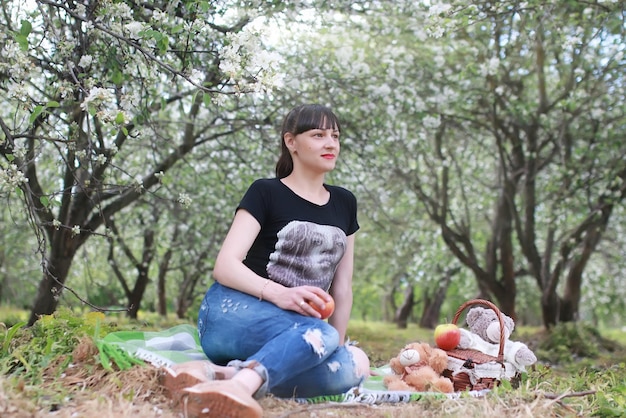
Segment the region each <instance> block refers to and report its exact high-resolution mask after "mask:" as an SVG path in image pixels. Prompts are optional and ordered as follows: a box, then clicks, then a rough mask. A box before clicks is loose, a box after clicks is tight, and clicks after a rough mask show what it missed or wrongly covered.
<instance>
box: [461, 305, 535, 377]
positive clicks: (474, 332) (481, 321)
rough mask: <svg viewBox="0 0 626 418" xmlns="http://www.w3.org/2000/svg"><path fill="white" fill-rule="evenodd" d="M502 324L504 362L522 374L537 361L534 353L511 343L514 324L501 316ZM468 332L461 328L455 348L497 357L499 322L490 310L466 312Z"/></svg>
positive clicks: (480, 309) (521, 345)
mask: <svg viewBox="0 0 626 418" xmlns="http://www.w3.org/2000/svg"><path fill="white" fill-rule="evenodd" d="M502 318H503V322H504V333H505V338H504V351H503V354H504V361H506V362H508V363H511V364H512V365H513V366H514V367H515V368H516V369H517V370H518V371H520V372H523V371H525V370H526V366H530V365H532V364H534V363H535V362H536V361H537V357H536V356H535V353H533V352H532V350H531V349H530V348H528V346H527V345H526V344H524V343H522V342H520V341H511V340H509V337H510V336H511V334H512V333H513V329H514V328H515V322H513V319H512V318H511V317H509V316H507V315H504V314H502ZM465 321H466V322H467V325H468V327H469V330H466V329H462V328H461V341H460V342H459V345H458V346H457V348H461V349H471V350H477V351H480V352H482V353H485V354H488V355H490V356H493V357H497V356H498V352H499V348H500V321H498V316H497V315H496V313H495V312H494V311H493V310H492V309H485V308H481V307H475V308H472V309H470V310H469V311H468V312H467V316H466V318H465Z"/></svg>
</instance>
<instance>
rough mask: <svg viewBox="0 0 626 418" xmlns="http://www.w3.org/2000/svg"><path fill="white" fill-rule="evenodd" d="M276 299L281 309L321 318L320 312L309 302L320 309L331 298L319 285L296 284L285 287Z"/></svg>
mask: <svg viewBox="0 0 626 418" xmlns="http://www.w3.org/2000/svg"><path fill="white" fill-rule="evenodd" d="M277 300H278V303H276V305H277V306H278V307H280V308H282V309H287V310H291V311H294V312H298V313H299V314H302V315H305V316H312V317H314V318H321V317H322V316H321V314H320V313H319V312H318V311H317V310H316V309H315V308H314V307H313V306H311V305H310V304H309V303H312V304H313V305H316V306H317V307H319V309H320V310H321V309H322V308H323V307H324V305H325V304H326V303H328V302H330V301H331V300H332V298H331V296H330V295H329V294H328V293H327V292H325V291H324V290H323V289H321V288H319V287H315V286H298V287H285V288H284V295H280V297H279V298H277Z"/></svg>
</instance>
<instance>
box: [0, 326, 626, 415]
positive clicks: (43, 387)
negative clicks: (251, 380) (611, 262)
mask: <svg viewBox="0 0 626 418" xmlns="http://www.w3.org/2000/svg"><path fill="white" fill-rule="evenodd" d="M430 334H431V331H428V330H420V329H418V328H409V329H407V330H396V329H389V325H388V324H358V323H357V324H355V325H354V326H353V328H352V330H351V335H356V336H357V337H358V338H357V339H359V340H360V341H361V343H362V344H361V346H362V347H363V348H364V349H366V351H368V354H370V356H371V358H372V359H373V363H374V365H376V366H378V365H381V364H383V363H385V362H386V361H388V358H389V357H390V356H393V355H395V353H396V352H397V350H399V348H401V347H402V346H403V345H404V344H405V343H406V342H408V341H411V340H428V338H429V337H430ZM529 343H530V341H529ZM97 354H98V352H97V349H96V347H95V346H94V344H93V342H92V340H91V339H90V338H83V339H82V340H80V342H79V343H78V344H77V345H76V347H74V349H73V352H72V353H71V355H67V356H59V357H56V358H54V359H52V360H51V362H50V363H48V364H47V366H46V367H45V369H44V370H43V373H42V374H41V376H42V381H41V382H40V383H39V384H37V385H34V384H32V383H29V382H28V381H26V380H22V379H21V378H20V377H19V376H16V375H15V374H8V375H6V376H1V375H0V417H3V418H24V417H32V418H43V417H61V418H77V417H89V418H92V417H97V418H126V417H128V418H142V417H162V418H181V417H184V414H183V412H182V410H181V409H180V407H178V406H176V405H174V404H173V402H172V401H171V400H170V399H169V398H168V397H167V396H166V393H165V392H164V390H163V388H162V387H161V386H160V385H159V382H158V370H157V369H156V368H154V367H151V366H143V367H141V366H135V367H133V368H131V369H129V370H126V371H114V372H111V371H106V370H104V369H103V368H102V366H101V365H100V363H99V361H98V360H97ZM624 359H626V355H624V354H623V353H622V354H620V356H617V357H614V358H613V361H612V362H611V361H608V362H606V363H603V364H602V365H601V367H600V369H601V370H602V372H603V373H604V372H607V371H608V373H607V374H603V375H601V376H600V377H599V378H598V377H593V376H592V375H591V374H588V375H586V376H585V375H583V376H580V377H579V376H577V374H568V373H570V372H568V371H567V370H563V369H559V370H557V369H556V368H554V369H552V368H550V367H544V366H541V367H538V368H537V369H536V370H532V371H531V372H530V373H529V376H528V379H527V380H525V381H524V383H522V386H521V387H519V388H516V389H505V388H498V389H497V390H495V391H493V392H491V393H490V394H488V395H487V396H485V397H483V398H469V397H463V398H461V399H457V400H452V399H448V400H441V399H434V398H433V399H427V398H426V399H423V400H421V401H419V402H413V403H411V404H381V405H365V404H336V403H323V404H299V403H296V402H294V401H289V400H282V399H276V398H273V397H267V398H265V399H263V400H261V406H262V407H263V410H264V416H265V417H268V418H282V417H293V418H304V417H333V418H335V417H361V418H364V417H394V418H396V417H397V418H409V417H411V418H413V417H416V416H419V417H463V418H471V417H487V416H489V417H494V416H501V417H507V418H515V417H581V416H590V415H591V414H595V415H600V416H607V415H603V414H602V413H598V408H597V404H598V397H596V392H597V393H598V394H599V393H600V392H603V391H604V392H605V393H607V397H610V396H611V393H616V391H621V390H623V385H624V383H623V381H624V379H623V374H621V373H623V371H624V367H623V366H619V364H618V363H623V362H624ZM605 360H606V359H605ZM70 361H71V364H70V363H69V362H70ZM612 367H613V368H615V370H617V371H616V372H615V373H614V374H611V372H610V370H611V368H612ZM618 373H619V374H618ZM611 376H613V377H612V378H613V380H614V381H613V382H610V381H608V380H607V379H610V377H611ZM598 382H607V383H606V385H605V386H602V385H604V383H598ZM620 382H621V383H620ZM616 387H617V388H618V389H615V388H616ZM611 391H613V392H611ZM622 398H623V396H622ZM619 402H622V401H619ZM610 411H611V412H613V411H617V413H618V415H612V416H619V411H620V409H619V408H615V407H614V406H611V409H610ZM624 412H625V413H626V410H624Z"/></svg>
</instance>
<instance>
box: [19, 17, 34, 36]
mask: <svg viewBox="0 0 626 418" xmlns="http://www.w3.org/2000/svg"><path fill="white" fill-rule="evenodd" d="M21 23H22V27H20V35H22V36H24V37H26V36H28V35H30V33H31V32H32V31H33V25H32V24H31V23H30V22H29V21H28V20H22V22H21Z"/></svg>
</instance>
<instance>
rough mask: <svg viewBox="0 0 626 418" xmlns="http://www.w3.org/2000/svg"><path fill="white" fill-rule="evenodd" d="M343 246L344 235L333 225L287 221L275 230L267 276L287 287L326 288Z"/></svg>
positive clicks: (344, 243) (342, 251)
mask: <svg viewBox="0 0 626 418" xmlns="http://www.w3.org/2000/svg"><path fill="white" fill-rule="evenodd" d="M345 250H346V235H345V233H344V232H343V231H342V230H341V229H340V228H337V227H335V226H330V225H319V224H316V223H312V222H303V221H291V222H289V223H288V224H287V225H285V227H284V228H283V229H281V230H280V231H279V232H278V241H277V242H276V248H275V250H274V252H272V253H271V254H270V259H269V263H268V264H267V273H268V275H269V278H270V279H272V280H274V281H275V282H277V283H280V284H283V285H285V286H288V287H294V286H302V285H309V286H318V287H321V288H322V289H324V290H328V289H329V288H330V284H331V282H332V280H333V277H334V275H335V270H336V269H337V264H339V261H340V260H341V257H343V254H344V252H345Z"/></svg>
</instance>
